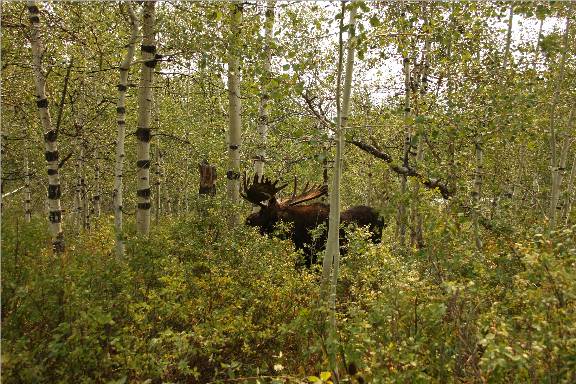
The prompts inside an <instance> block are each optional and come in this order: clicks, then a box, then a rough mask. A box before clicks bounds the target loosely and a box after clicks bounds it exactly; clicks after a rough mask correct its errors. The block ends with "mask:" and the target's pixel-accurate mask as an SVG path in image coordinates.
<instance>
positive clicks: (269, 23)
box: [254, 0, 276, 209]
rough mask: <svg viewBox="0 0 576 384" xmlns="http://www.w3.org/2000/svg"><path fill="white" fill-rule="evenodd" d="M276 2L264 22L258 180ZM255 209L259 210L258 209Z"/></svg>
mask: <svg viewBox="0 0 576 384" xmlns="http://www.w3.org/2000/svg"><path fill="white" fill-rule="evenodd" d="M275 4H276V2H275V1H274V0H268V1H267V3H266V16H265V21H264V47H263V50H262V51H263V52H262V72H263V73H262V75H261V77H260V105H259V106H258V135H259V142H258V144H257V149H256V156H255V158H254V173H255V174H257V175H258V178H260V177H262V174H263V173H264V162H265V161H266V145H267V142H268V124H269V121H268V120H269V116H268V109H269V107H268V104H269V100H270V91H269V88H270V75H271V68H270V66H271V62H272V43H273V38H274V5H275ZM255 209H258V208H257V207H256V208H255Z"/></svg>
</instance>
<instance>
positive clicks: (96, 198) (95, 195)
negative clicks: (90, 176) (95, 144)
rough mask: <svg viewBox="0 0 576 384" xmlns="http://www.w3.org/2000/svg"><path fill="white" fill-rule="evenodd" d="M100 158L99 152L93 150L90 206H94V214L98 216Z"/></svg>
mask: <svg viewBox="0 0 576 384" xmlns="http://www.w3.org/2000/svg"><path fill="white" fill-rule="evenodd" d="M100 198H101V193H100V159H99V152H98V150H96V151H95V152H94V193H93V194H92V206H93V208H94V216H95V217H99V216H100Z"/></svg>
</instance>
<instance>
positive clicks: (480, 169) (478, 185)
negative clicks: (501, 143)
mask: <svg viewBox="0 0 576 384" xmlns="http://www.w3.org/2000/svg"><path fill="white" fill-rule="evenodd" d="M474 148H475V152H476V172H475V174H474V190H473V192H472V201H473V203H474V241H475V243H476V249H477V250H478V251H481V250H482V239H481V238H480V225H479V220H480V199H481V198H482V177H483V175H484V152H483V148H482V137H481V136H480V134H476V143H475V145H474Z"/></svg>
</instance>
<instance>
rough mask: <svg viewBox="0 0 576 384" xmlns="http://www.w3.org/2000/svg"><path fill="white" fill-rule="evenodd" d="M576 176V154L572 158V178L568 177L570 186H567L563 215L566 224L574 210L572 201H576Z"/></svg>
mask: <svg viewBox="0 0 576 384" xmlns="http://www.w3.org/2000/svg"><path fill="white" fill-rule="evenodd" d="M575 176H576V156H574V159H573V160H572V168H571V171H570V178H569V179H568V186H567V188H566V201H565V202H564V211H563V212H562V217H563V218H564V220H565V222H564V224H565V225H568V223H569V221H570V212H571V211H572V202H573V201H574V177H575Z"/></svg>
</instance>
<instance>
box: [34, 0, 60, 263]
mask: <svg viewBox="0 0 576 384" xmlns="http://www.w3.org/2000/svg"><path fill="white" fill-rule="evenodd" d="M28 14H29V20H30V25H31V31H30V44H31V46H32V68H33V70H34V83H35V86H36V106H37V107H38V113H39V115H40V120H41V122H42V127H43V129H44V132H45V133H44V147H45V151H46V152H45V157H46V162H47V166H48V210H49V214H48V220H49V222H50V225H49V226H50V233H51V235H52V248H53V250H54V252H56V253H62V252H64V232H63V231H62V208H61V204H60V197H61V189H60V173H59V169H58V164H59V161H58V160H59V154H58V141H57V139H58V132H57V131H56V130H55V129H54V128H53V127H52V121H51V118H50V111H49V110H48V98H47V96H46V77H45V75H44V70H43V68H42V56H43V54H44V48H43V45H42V41H41V38H40V9H39V8H38V5H37V4H36V1H28Z"/></svg>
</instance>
